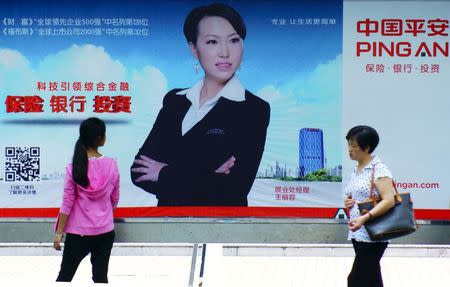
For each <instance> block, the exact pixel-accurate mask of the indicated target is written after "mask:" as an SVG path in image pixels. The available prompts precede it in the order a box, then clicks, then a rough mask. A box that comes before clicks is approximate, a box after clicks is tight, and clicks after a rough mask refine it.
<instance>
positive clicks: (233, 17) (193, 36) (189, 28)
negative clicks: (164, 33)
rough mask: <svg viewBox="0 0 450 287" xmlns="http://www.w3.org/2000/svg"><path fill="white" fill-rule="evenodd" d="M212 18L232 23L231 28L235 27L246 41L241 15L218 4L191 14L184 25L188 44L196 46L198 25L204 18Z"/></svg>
mask: <svg viewBox="0 0 450 287" xmlns="http://www.w3.org/2000/svg"><path fill="white" fill-rule="evenodd" d="M211 16H217V17H221V18H224V19H225V20H227V21H228V22H230V24H231V26H233V28H234V30H236V32H237V33H238V34H239V36H240V37H241V38H242V39H245V36H246V34H247V31H246V28H245V23H244V20H243V19H242V17H241V15H240V14H239V13H238V12H237V11H236V10H235V9H233V8H232V7H230V6H228V5H226V4H221V3H216V4H211V5H207V6H200V7H197V8H194V9H192V10H191V12H189V14H188V15H187V17H186V20H184V25H183V32H184V36H185V37H186V40H187V42H188V43H193V44H194V45H195V43H196V42H197V37H198V24H199V23H200V21H201V20H202V19H203V18H205V17H211Z"/></svg>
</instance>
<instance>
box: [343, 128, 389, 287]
mask: <svg viewBox="0 0 450 287" xmlns="http://www.w3.org/2000/svg"><path fill="white" fill-rule="evenodd" d="M345 138H346V139H347V142H348V149H349V156H350V159H352V160H355V161H357V162H358V165H357V166H356V167H355V169H354V171H353V172H352V175H351V179H350V182H349V184H348V185H347V186H346V188H345V193H346V195H347V197H346V199H345V202H344V203H345V207H346V208H348V209H349V210H350V221H349V223H348V227H349V234H348V239H349V240H351V241H352V244H353V248H354V250H355V259H354V262H353V267H352V270H351V272H350V274H349V275H348V278H347V281H348V286H349V287H372V286H373V287H382V286H383V279H382V276H381V267H380V260H381V257H382V256H383V253H384V251H385V250H386V248H387V246H388V241H373V240H371V239H370V237H369V234H368V233H367V230H366V229H365V227H364V224H365V223H366V222H368V221H370V220H372V219H374V218H376V217H379V216H381V215H383V214H385V213H386V212H388V211H389V210H390V209H391V208H392V207H393V206H394V204H395V201H394V192H393V183H392V175H391V172H390V170H389V168H388V167H387V166H386V165H385V164H384V163H383V162H381V160H380V159H379V158H378V157H377V156H374V155H372V152H373V151H374V150H375V148H376V147H377V145H378V142H379V137H378V133H377V132H376V131H375V129H373V128H371V127H369V126H356V127H353V128H352V129H350V131H349V132H348V133H347V136H346V137H345ZM372 177H373V179H372ZM371 184H374V188H373V192H374V194H375V196H380V197H381V200H380V201H379V203H378V204H377V205H376V206H375V207H374V208H373V209H371V210H370V211H369V212H367V213H365V214H361V213H360V211H359V209H358V205H357V204H356V203H357V202H361V201H364V200H366V199H367V198H369V196H370V190H371Z"/></svg>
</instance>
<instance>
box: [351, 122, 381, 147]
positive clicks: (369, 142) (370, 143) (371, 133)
mask: <svg viewBox="0 0 450 287" xmlns="http://www.w3.org/2000/svg"><path fill="white" fill-rule="evenodd" d="M345 139H346V140H348V141H349V140H354V141H356V142H357V143H358V145H359V147H360V148H361V149H362V150H365V149H366V148H367V147H369V153H372V152H373V151H374V150H375V148H376V147H377V146H378V143H379V142H380V137H379V136H378V133H377V131H376V130H375V129H374V128H372V127H369V126H356V127H353V128H351V129H350V130H349V131H348V133H347V136H346V137H345Z"/></svg>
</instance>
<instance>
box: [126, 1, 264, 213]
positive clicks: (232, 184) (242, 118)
mask: <svg viewBox="0 0 450 287" xmlns="http://www.w3.org/2000/svg"><path fill="white" fill-rule="evenodd" d="M183 30H184V35H185V36H186V39H187V42H188V44H189V47H190V49H191V52H192V54H193V55H194V57H195V58H196V59H198V61H199V63H200V65H201V67H202V69H203V71H204V73H205V76H204V78H203V79H202V80H200V81H199V82H197V83H196V84H195V85H194V86H193V87H191V88H189V89H174V90H171V91H170V92H168V93H167V94H166V96H165V97H164V100H163V107H162V109H161V110H160V112H159V114H158V117H157V119H156V121H155V123H154V125H153V128H152V130H151V131H150V134H149V135H148V137H147V139H146V141H145V142H144V144H143V145H142V147H141V148H140V150H139V152H138V154H137V155H136V157H135V160H134V162H133V165H132V167H131V178H132V181H133V183H134V184H135V185H137V186H139V187H141V188H142V189H144V190H145V191H147V192H150V193H152V194H155V195H156V197H157V199H158V206H247V205H248V203H247V195H248V193H249V192H250V188H251V186H252V184H253V181H254V179H255V176H256V173H257V170H258V166H259V163H260V161H261V157H262V154H263V150H264V144H265V140H266V131H267V126H268V124H269V117H270V107H269V104H268V103H267V102H265V101H264V100H262V99H260V98H259V97H257V96H255V95H253V94H252V93H250V92H249V91H247V90H245V88H244V87H243V86H242V84H241V83H240V81H239V79H238V78H237V76H236V75H235V72H236V70H237V69H238V67H239V65H240V64H241V60H242V55H243V41H244V39H245V36H246V28H245V24H244V21H243V19H242V17H241V16H240V15H239V14H238V12H237V11H236V10H234V9H233V8H231V7H230V6H227V5H224V4H212V5H208V6H201V7H197V8H195V9H193V10H192V11H191V12H190V13H189V14H188V16H187V17H186V20H185V22H184V29H183Z"/></svg>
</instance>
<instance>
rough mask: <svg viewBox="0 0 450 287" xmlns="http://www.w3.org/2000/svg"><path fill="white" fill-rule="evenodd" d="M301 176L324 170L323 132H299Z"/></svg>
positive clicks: (302, 130)
mask: <svg viewBox="0 0 450 287" xmlns="http://www.w3.org/2000/svg"><path fill="white" fill-rule="evenodd" d="M298 140H299V176H305V175H307V174H309V173H311V172H314V171H316V170H318V169H321V168H324V163H325V159H324V150H323V131H322V130H321V129H315V128H303V129H300V132H299V137H298Z"/></svg>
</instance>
